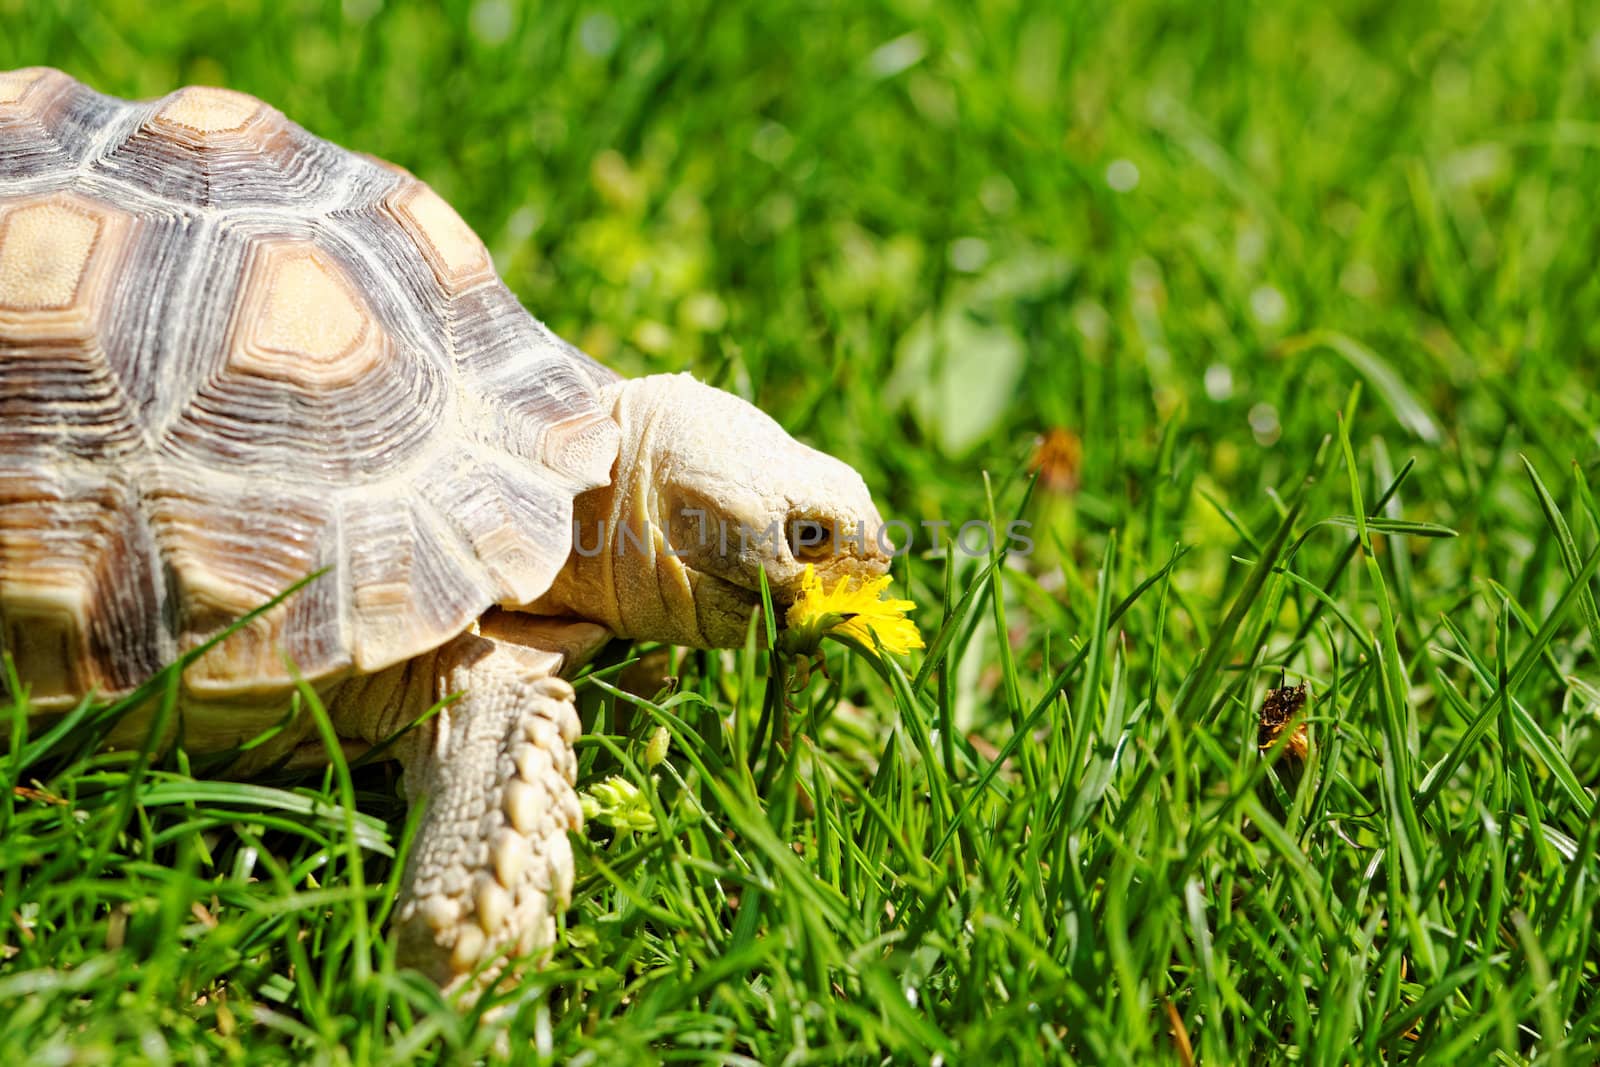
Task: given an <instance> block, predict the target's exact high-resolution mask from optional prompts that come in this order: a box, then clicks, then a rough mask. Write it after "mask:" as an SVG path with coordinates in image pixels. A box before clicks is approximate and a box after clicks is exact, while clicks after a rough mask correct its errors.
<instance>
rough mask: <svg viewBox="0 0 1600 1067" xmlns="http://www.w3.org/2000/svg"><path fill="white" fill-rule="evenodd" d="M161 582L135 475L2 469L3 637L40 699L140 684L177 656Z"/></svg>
mask: <svg viewBox="0 0 1600 1067" xmlns="http://www.w3.org/2000/svg"><path fill="white" fill-rule="evenodd" d="M159 582H160V574H159V563H158V561H157V557H156V553H155V549H154V546H153V545H152V544H151V543H150V531H149V528H148V527H147V526H146V525H145V523H144V521H143V517H142V516H141V515H140V514H139V510H138V507H137V505H136V504H135V502H134V501H133V499H132V493H131V488H130V486H129V485H128V484H127V482H126V481H112V482H110V483H103V484H99V485H89V486H81V485H80V486H77V487H74V486H70V485H67V484H65V482H64V481H63V479H61V478H59V477H56V476H52V475H49V474H45V473H42V472H39V471H28V470H22V469H18V468H14V467H7V468H3V469H0V590H4V596H0V639H3V641H4V644H5V647H6V648H7V649H8V650H10V652H11V654H12V656H13V657H15V659H16V662H17V664H18V668H19V670H20V671H22V672H23V678H24V680H25V681H26V682H27V683H28V685H29V686H30V688H31V692H32V698H33V700H34V702H35V703H36V704H37V705H39V706H41V707H58V706H61V705H62V704H71V703H74V702H76V700H77V699H78V698H80V697H81V696H82V695H83V694H85V693H88V692H90V691H99V692H102V693H116V692H122V691H125V690H128V689H131V688H133V687H134V686H136V685H138V684H139V683H140V682H142V681H143V680H144V679H145V678H147V677H149V675H150V674H152V673H153V672H154V671H156V670H157V669H158V668H159V667H160V666H161V665H162V664H163V663H165V662H167V661H168V660H170V659H171V658H172V656H173V654H174V653H175V651H176V650H175V648H174V646H173V644H172V642H171V639H170V638H169V637H167V635H166V633H165V632H164V630H163V628H162V626H161V613H160V609H161V590H160V587H159Z"/></svg>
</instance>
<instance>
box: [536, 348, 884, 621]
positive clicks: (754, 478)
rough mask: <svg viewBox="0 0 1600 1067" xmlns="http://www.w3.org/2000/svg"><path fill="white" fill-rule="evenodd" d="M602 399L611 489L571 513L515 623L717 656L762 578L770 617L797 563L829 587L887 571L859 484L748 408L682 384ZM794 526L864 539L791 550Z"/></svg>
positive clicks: (661, 379) (631, 389)
mask: <svg viewBox="0 0 1600 1067" xmlns="http://www.w3.org/2000/svg"><path fill="white" fill-rule="evenodd" d="M603 397H604V401H605V402H606V403H607V404H608V405H609V406H610V408H611V411H612V414H613V416H614V417H615V419H616V421H617V425H618V427H619V428H620V429H621V431H622V433H621V447H620V449H619V451H618V455H617V462H616V466H615V468H614V469H613V471H612V482H611V484H610V485H607V486H602V487H601V488H598V489H593V490H590V491H589V492H587V493H583V494H580V495H579V496H578V497H577V498H576V500H575V501H574V502H573V548H572V553H571V555H570V556H569V558H568V562H567V566H566V567H565V568H564V569H563V570H562V572H561V574H560V575H559V576H558V577H557V578H556V580H555V582H554V584H553V585H552V586H551V588H550V590H549V591H548V592H547V593H546V594H545V595H544V596H543V597H541V598H540V599H539V600H538V601H537V602H536V603H535V604H533V605H530V606H528V607H527V608H526V609H525V610H528V611H532V612H535V613H538V614H560V615H569V616H573V617H577V618H583V619H589V620H591V621H594V622H598V623H601V624H602V625H604V626H606V627H607V628H609V629H610V630H612V632H614V633H615V634H616V635H617V636H619V637H627V638H637V639H643V640H652V641H662V642H667V643H671V644H678V645H686V646H690V647H696V648H726V647H731V646H736V645H739V644H742V643H743V642H744V640H745V635H746V633H747V632H748V625H749V620H750V618H751V616H752V614H753V613H754V612H755V610H756V608H757V607H758V605H759V604H760V602H761V597H760V593H759V589H760V580H761V579H760V575H761V573H763V572H764V573H765V575H766V578H767V582H768V585H769V587H770V588H771V590H772V593H773V597H774V600H775V602H776V603H777V604H778V605H779V606H782V605H786V604H787V603H789V602H790V601H791V600H792V599H793V598H794V596H795V594H796V593H797V591H798V588H799V583H800V577H801V574H802V573H803V571H804V569H805V566H806V565H807V563H810V564H812V565H814V566H816V568H817V569H818V570H819V571H820V572H821V573H823V574H824V575H825V576H830V577H832V576H844V575H854V576H857V577H869V576H873V575H876V574H881V573H883V571H884V570H885V569H886V568H887V566H888V562H889V559H888V556H887V555H886V554H885V553H884V552H883V551H882V550H881V548H880V547H879V545H878V543H877V537H876V535H877V531H878V530H879V528H880V527H881V525H882V520H881V519H880V518H879V516H878V512H877V509H876V508H875V507H874V506H873V504H872V500H871V496H870V494H868V492H867V488H866V485H865V483H863V482H862V480H861V477H860V476H859V475H858V474H857V473H856V472H855V471H854V470H852V469H851V468H850V467H848V466H847V465H845V464H844V463H841V462H840V461H838V460H836V459H834V458H833V457H831V456H828V455H824V454H823V453H821V452H818V451H816V450H814V449H811V448H808V447H806V446H805V445H802V444H800V443H799V442H797V441H795V440H794V439H793V438H791V437H790V436H789V435H788V434H787V433H786V432H784V430H783V429H782V428H781V427H780V426H778V424H777V423H776V422H774V421H773V420H772V419H770V418H769V417H768V416H766V415H765V414H764V413H762V412H761V411H759V410H757V409H756V408H755V407H753V406H751V405H750V404H747V403H746V402H745V401H743V400H740V399H739V398H737V397H735V396H732V395H731V394H728V393H725V392H723V391H722V390H719V389H713V388H711V387H709V386H706V385H703V384H701V383H699V382H697V381H695V380H694V379H693V378H691V377H690V376H688V375H654V376H651V377H648V378H641V379H634V380H630V381H621V382H617V383H615V384H614V385H611V386H608V387H607V388H606V390H605V392H604V394H603ZM797 521H798V522H802V523H810V524H815V525H816V526H817V527H818V528H826V529H828V530H830V531H833V530H855V529H856V528H857V527H858V526H859V527H862V528H864V529H865V530H866V532H867V536H866V537H865V538H861V539H856V540H851V539H850V538H848V537H846V538H843V539H836V538H834V537H832V536H831V534H830V536H829V539H828V540H827V543H826V544H825V545H822V546H808V545H805V544H798V545H797V544H796V543H795V540H794V538H793V537H792V536H786V534H785V532H784V531H786V530H792V529H793V524H794V523H795V522H797ZM763 533H771V534H774V535H775V536H762V534H763Z"/></svg>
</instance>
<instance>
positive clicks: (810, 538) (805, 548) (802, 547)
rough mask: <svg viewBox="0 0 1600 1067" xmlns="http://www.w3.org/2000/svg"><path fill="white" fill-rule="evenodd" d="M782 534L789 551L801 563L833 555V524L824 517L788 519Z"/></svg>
mask: <svg viewBox="0 0 1600 1067" xmlns="http://www.w3.org/2000/svg"><path fill="white" fill-rule="evenodd" d="M784 535H785V537H786V538H787V540H788V542H789V551H790V553H791V554H792V555H793V556H794V558H795V559H797V560H800V561H801V562H803V563H816V562H818V561H820V560H824V559H827V558H828V557H829V556H831V555H833V548H834V545H833V524H832V523H830V522H828V521H827V520H825V519H816V518H809V517H800V518H793V519H790V520H789V523H788V525H787V527H786V528H785V530H784Z"/></svg>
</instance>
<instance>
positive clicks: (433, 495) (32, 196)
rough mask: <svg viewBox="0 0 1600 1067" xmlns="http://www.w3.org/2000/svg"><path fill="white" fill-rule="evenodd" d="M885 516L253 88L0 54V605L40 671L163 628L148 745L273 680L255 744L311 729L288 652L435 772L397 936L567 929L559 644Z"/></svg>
mask: <svg viewBox="0 0 1600 1067" xmlns="http://www.w3.org/2000/svg"><path fill="white" fill-rule="evenodd" d="M880 529H881V520H880V519H879V516H878V512H877V510H876V509H875V507H874V505H873V501H872V498H871V496H870V494H869V493H868V490H867V487H866V485H865V483H864V482H863V480H862V479H861V477H860V475H859V474H857V473H856V471H854V470H853V469H852V468H850V467H849V466H847V465H846V464H844V463H842V462H840V461H839V460H837V459H834V458H833V457H831V456H828V455H825V454H823V453H821V452H818V451H815V450H813V449H811V448H809V447H807V446H805V445H803V444H801V443H799V442H797V441H796V440H794V439H793V438H792V437H790V436H789V435H788V434H787V433H786V432H785V431H784V430H783V429H782V428H781V427H780V426H779V425H778V423H777V422H775V421H774V420H773V419H771V418H769V417H768V416H767V415H765V414H764V413H762V412H761V411H759V410H758V409H757V408H755V407H753V406H752V405H750V404H748V403H746V402H745V401H744V400H742V399H739V398H737V397H735V396H733V395H731V394H729V393H726V392H723V391H721V390H718V389H715V388H712V387H710V386H708V385H705V384H702V383H701V382H699V381H697V380H695V379H694V378H692V377H690V376H688V375H684V374H657V375H651V376H647V377H642V378H637V379H625V378H622V377H620V376H619V375H617V374H616V373H614V372H612V371H611V370H608V369H607V368H605V367H604V366H602V365H601V364H600V363H598V362H596V361H594V360H593V359H591V358H589V357H588V356H586V355H584V354H583V353H582V352H580V351H579V350H578V349H576V348H575V347H573V346H572V345H570V344H568V343H566V342H564V341H562V340H561V339H560V338H558V337H556V336H555V335H554V334H552V333H551V332H550V331H549V330H548V329H546V328H545V327H544V326H543V325H542V324H541V323H540V322H539V321H537V320H536V319H535V318H534V317H533V316H532V315H530V314H529V313H528V312H527V311H526V310H524V309H523V307H522V306H521V305H520V304H519V303H518V301H517V299H516V297H515V296H514V295H513V294H512V293H511V291H510V290H509V289H508V288H507V287H506V285H505V284H504V283H503V282H502V281H501V279H500V278H499V277H498V275H497V274H496V271H495V268H494V265H493V263H492V262H491V259H490V256H489V253H488V251H487V249H486V248H485V246H484V244H483V243H482V242H481V241H480V240H479V239H478V237H477V236H476V235H475V234H474V233H473V231H472V229H471V228H470V227H469V226H468V225H467V224H466V223H465V222H464V221H463V220H462V219H461V217H460V216H459V215H457V214H456V212H455V211H453V210H452V209H451V208H450V206H449V205H448V204H446V202H445V201H444V200H443V199H442V198H441V197H440V196H439V195H438V194H436V193H435V192H433V191H432V190H431V189H430V188H429V187H428V186H427V185H425V184H424V183H422V182H421V181H419V180H417V179H416V178H415V177H413V176H412V175H411V174H410V173H408V172H407V171H405V170H403V169H402V168H400V167H397V166H394V165H392V164H389V163H385V162H383V161H381V160H378V159H376V158H374V157H371V156H366V155H363V154H359V153H355V152H351V151H347V150H345V149H343V148H340V147H338V146H336V145H334V144H331V143H329V142H327V141H324V140H321V139H319V138H317V137H315V136H313V135H312V134H310V133H308V132H307V131H306V130H304V129H303V128H301V127H300V126H298V125H296V124H294V123H293V122H291V121H289V120H288V119H286V118H285V117H284V115H283V114H282V113H281V112H279V111H277V110H275V109H274V108H272V107H271V106H269V105H267V104H265V103H263V102H262V101H260V100H258V99H256V98H254V97H251V96H248V95H246V94H243V93H240V92H235V91H231V90H227V89H221V88H211V87H190V88H185V89H180V90H178V91H176V92H173V93H171V94H169V95H167V96H165V97H162V98H160V99H158V100H154V101H148V102H132V101H123V100H119V99H115V98H113V97H109V96H106V95H102V94H100V93H98V92H95V91H94V90H92V89H90V88H88V87H86V86H84V85H82V84H80V83H78V82H76V81H75V80H73V79H72V78H71V77H69V76H68V75H66V74H64V73H62V72H60V71H56V70H51V69H46V68H29V69H24V70H18V71H13V72H10V73H0V640H3V642H4V648H5V650H6V651H7V652H8V653H9V654H10V656H11V657H12V658H13V660H14V662H15V669H16V672H17V675H18V677H19V678H20V679H21V681H22V682H23V685H24V688H25V689H26V690H27V697H28V700H29V705H28V706H29V707H30V709H31V710H32V712H34V713H37V714H41V715H49V714H52V713H54V714H59V713H60V712H62V711H63V710H64V709H68V708H70V707H72V706H74V705H76V704H77V703H79V702H80V701H82V700H83V699H84V698H86V697H89V696H94V697H99V698H111V697H116V696H119V695H123V694H128V693H131V692H134V691H136V690H138V688H139V687H140V686H141V685H142V684H143V683H146V682H147V680H148V679H150V678H152V677H154V676H155V675H156V674H157V673H158V672H159V671H161V670H162V669H163V667H164V666H165V665H167V664H169V663H172V662H175V661H178V660H179V659H180V658H182V657H188V662H187V664H186V665H185V666H183V668H182V672H181V675H180V683H179V686H178V690H179V695H178V705H177V714H176V715H175V716H174V717H173V719H172V721H171V724H170V729H169V730H168V731H167V733H166V735H165V736H163V737H161V738H158V739H156V740H157V743H158V744H160V745H163V746H168V745H171V744H172V743H173V742H174V741H175V740H176V739H179V738H181V743H182V744H183V745H184V746H185V747H186V748H187V749H188V750H189V751H191V752H197V753H199V752H221V753H227V752H231V751H235V750H237V749H238V748H239V747H240V746H241V745H243V744H244V743H245V742H247V741H250V740H251V739H256V740H258V741H259V739H260V738H261V737H262V736H263V735H264V734H270V729H271V728H272V727H274V726H277V725H280V724H281V723H282V722H284V721H285V719H286V718H287V719H288V722H289V725H288V726H287V727H286V728H284V729H282V730H281V732H280V733H278V734H276V735H271V737H270V740H268V741H267V742H265V743H263V744H259V745H258V747H255V748H253V749H251V750H250V751H249V754H248V756H246V757H244V758H242V759H241V760H239V761H237V762H235V763H234V764H233V765H232V767H231V769H230V771H229V773H237V774H248V773H251V772H252V771H259V770H260V769H261V768H262V767H266V766H272V765H278V764H282V763H284V762H287V761H290V760H301V761H307V760H309V761H318V760H320V761H323V762H325V761H326V759H327V755H328V754H327V752H326V750H325V749H324V748H323V746H322V745H321V743H320V741H318V740H317V736H318V735H317V734H316V729H315V723H314V721H313V719H312V717H311V716H310V715H308V714H301V715H298V716H291V715H289V712H290V711H291V709H292V708H293V707H294V694H295V692H296V685H297V678H303V679H304V681H305V683H306V684H309V685H311V686H313V687H314V688H315V691H316V693H317V694H318V695H319V697H320V699H321V701H322V702H323V703H324V704H325V705H326V708H327V710H328V713H329V717H330V718H331V721H332V723H333V725H334V726H335V728H336V731H337V733H338V736H339V738H340V743H341V746H343V747H347V748H348V749H349V750H350V751H351V752H355V751H360V750H363V749H371V748H374V747H375V746H380V745H384V744H385V743H386V742H393V743H392V744H390V745H389V747H387V748H385V749H384V750H383V754H385V755H392V756H393V757H394V758H396V759H398V760H399V761H400V763H401V766H402V780H403V782H404V789H405V792H406V794H407V796H408V798H409V799H410V800H411V801H412V802H414V803H415V802H423V803H425V809H424V814H423V815H422V818H421V821H420V824H419V830H418V833H417V837H416V839H415V843H414V846H413V848H412V850H411V853H410V856H409V858H408V861H407V869H406V871H405V873H404V877H403V888H402V894H403V896H402V899H401V900H400V901H399V902H398V905H397V908H396V911H395V916H396V918H395V924H396V928H397V929H396V934H395V936H396V938H397V948H398V952H399V955H400V958H401V959H402V961H404V962H407V963H409V964H411V965H413V966H415V967H417V968H418V969H420V970H422V971H424V972H425V973H427V974H429V975H431V976H432V977H434V978H435V979H436V980H438V981H439V982H441V983H442V984H446V985H455V984H459V983H460V982H461V981H462V980H463V978H464V977H465V976H467V975H469V974H471V973H472V972H473V971H474V969H475V968H479V967H480V966H487V967H490V968H493V967H494V966H498V965H499V964H498V963H496V962H495V961H501V960H504V959H506V958H508V957H510V956H512V955H514V954H515V955H522V956H527V955H529V954H538V953H540V952H541V951H542V950H546V949H548V947H549V946H551V945H552V944H553V942H554V937H555V917H556V915H557V914H559V911H560V910H561V909H564V908H565V907H566V906H567V904H568V903H569V901H570V894H571V889H572V882H573V855H572V848H571V843H570V841H569V839H568V836H567V835H568V832H569V831H575V830H579V829H581V827H582V821H583V819H582V814H581V810H580V806H579V803H578V797H577V794H576V792H575V790H574V781H575V770H576V761H575V758H574V750H573V744H574V741H575V739H576V738H577V736H578V734H579V730H580V726H579V720H578V715H577V712H576V710H575V706H574V693H573V689H572V686H571V684H570V683H569V682H568V681H567V680H565V677H568V676H570V675H571V674H572V672H573V671H575V670H577V669H578V668H579V667H580V666H581V665H583V664H584V663H585V661H586V660H587V659H588V658H589V657H590V656H592V655H593V653H594V652H595V651H596V650H597V649H598V648H600V647H601V646H602V645H604V644H605V643H606V642H607V641H609V640H611V639H612V638H631V639H643V640H651V641H660V642H668V643H677V644H681V645H685V646H693V647H701V648H712V647H728V646H733V645H738V644H741V643H742V642H743V641H744V640H745V637H746V633H747V629H748V626H749V622H750V619H751V618H752V616H753V613H754V611H755V609H756V607H757V606H758V605H759V603H760V594H759V589H760V584H761V579H762V576H763V575H764V576H765V580H766V582H767V584H768V585H769V587H770V590H771V595H772V596H773V598H774V599H775V601H776V602H777V603H778V604H780V605H782V604H786V603H789V602H791V601H792V600H793V598H794V597H795V596H796V595H797V592H798V590H799V588H800V582H801V579H802V575H803V574H804V573H805V570H806V567H807V565H808V564H809V565H811V566H813V567H814V568H815V569H816V571H817V572H820V573H822V574H824V575H826V576H829V577H830V578H836V577H860V578H867V577H870V576H876V575H879V574H882V573H883V572H884V571H885V569H886V568H887V565H888V554H887V552H886V551H885V547H884V546H883V545H882V543H881V540H880V539H879V538H876V537H860V536H857V537H853V538H845V537H843V536H841V533H840V532H841V531H848V530H855V531H861V530H880ZM730 531H737V536H734V535H732V534H731V533H730ZM749 531H756V532H758V535H757V536H746V534H747V532H749ZM774 531H781V532H782V536H777V535H776V534H775V533H774ZM308 575H309V576H312V577H310V578H309V579H308V580H306V579H307V576H308ZM301 580H305V584H304V585H302V586H300V587H299V588H297V589H293V587H294V586H295V583H296V582H297V581H301ZM287 589H293V591H292V592H291V593H290V594H289V595H288V596H287V598H285V599H283V600H282V601H281V602H279V603H276V604H275V605H273V606H271V607H270V608H269V609H268V610H265V611H259V609H260V608H261V607H262V606H263V605H266V604H269V603H270V602H271V601H272V600H273V598H274V597H276V596H278V595H279V594H281V593H283V592H284V591H285V590H287ZM253 611H258V612H259V613H258V614H255V615H254V616H253V617H251V616H250V613H251V612H253ZM240 619H246V621H245V623H244V624H243V625H242V626H239V627H238V628H237V629H235V630H233V631H232V632H231V633H230V632H228V627H230V625H234V624H237V622H238V620H240ZM219 636H220V637H221V638H222V639H221V640H220V641H218V640H217V638H218V637H219ZM208 643H211V644H210V647H207V646H208ZM147 688H148V687H147ZM19 695H20V694H14V695H13V698H15V697H16V696H19ZM447 696H453V697H454V698H455V699H454V702H453V703H448V704H446V705H445V707H444V708H443V710H442V711H439V712H438V713H437V714H436V715H434V716H433V717H431V718H424V713H425V712H426V711H427V710H428V709H430V708H431V707H433V706H434V705H435V704H436V703H437V702H439V701H440V700H441V699H442V698H445V697H447ZM153 703H154V701H153V700H152V701H148V702H146V704H145V705H141V706H140V707H139V708H136V709H135V711H134V712H133V713H131V714H130V715H129V717H128V718H127V719H125V720H124V722H123V724H122V725H121V726H120V727H119V728H118V729H117V730H116V731H115V732H114V734H113V736H112V738H111V743H113V744H122V745H133V744H138V743H141V742H142V741H143V739H144V737H145V734H146V733H147V732H148V730H149V725H150V722H151V719H150V715H151V705H153ZM419 719H423V721H422V722H420V724H417V720H419ZM408 724H417V725H416V728H415V729H412V730H410V731H406V730H404V729H403V728H404V727H406V726H407V725H408ZM397 734H398V735H400V736H399V738H398V740H395V738H396V735H397Z"/></svg>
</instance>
